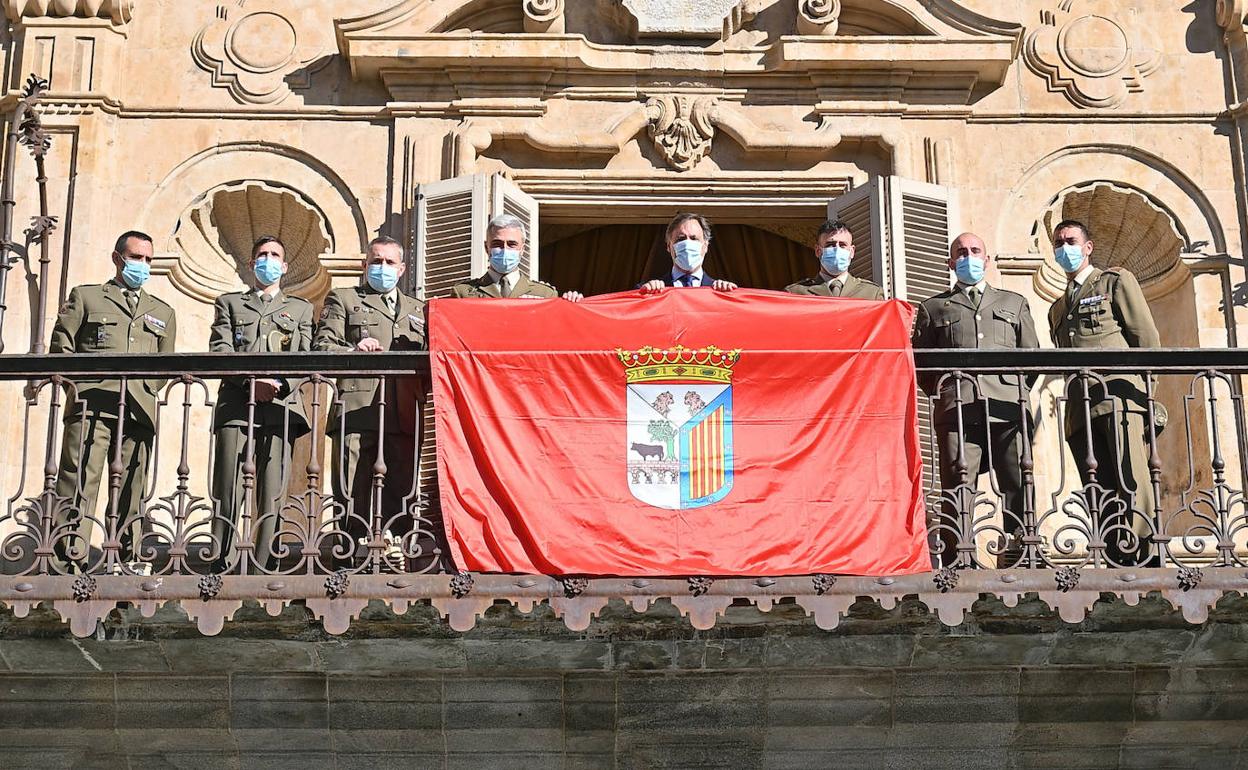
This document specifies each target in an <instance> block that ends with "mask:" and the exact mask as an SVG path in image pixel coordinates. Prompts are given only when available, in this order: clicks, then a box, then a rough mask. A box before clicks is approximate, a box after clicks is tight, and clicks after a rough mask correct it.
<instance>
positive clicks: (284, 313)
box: [277, 310, 294, 321]
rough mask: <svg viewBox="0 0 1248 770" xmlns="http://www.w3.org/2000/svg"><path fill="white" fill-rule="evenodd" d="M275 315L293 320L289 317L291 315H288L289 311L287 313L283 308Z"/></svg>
mask: <svg viewBox="0 0 1248 770" xmlns="http://www.w3.org/2000/svg"><path fill="white" fill-rule="evenodd" d="M277 317H278V318H285V319H286V320H287V321H293V320H294V319H293V318H291V317H290V313H287V312H286V311H285V310H283V311H282V312H280V313H278V314H277Z"/></svg>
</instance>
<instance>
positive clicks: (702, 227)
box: [637, 214, 737, 293]
mask: <svg viewBox="0 0 1248 770" xmlns="http://www.w3.org/2000/svg"><path fill="white" fill-rule="evenodd" d="M663 240H664V242H665V243H666V244H667V253H668V255H670V256H671V258H672V269H671V271H669V272H665V273H664V274H663V276H662V277H661V278H655V279H653V280H649V281H644V282H642V283H640V284H638V286H637V288H639V289H641V290H642V291H644V292H646V293H651V292H657V291H663V289H664V288H667V287H675V288H688V287H693V286H710V287H711V288H713V289H715V290H716V291H732V290H734V289H736V288H737V285H736V284H735V283H733V282H732V281H725V280H723V279H720V278H712V277H711V276H709V275H707V274H706V272H705V271H704V270H703V269H702V263H703V261H705V259H706V254H707V252H708V251H710V249H711V223H710V220H708V219H707V218H706V217H704V216H702V215H701V214H677V215H676V216H675V217H674V218H673V219H672V221H671V222H669V223H668V224H667V231H666V232H665V233H664V239H663Z"/></svg>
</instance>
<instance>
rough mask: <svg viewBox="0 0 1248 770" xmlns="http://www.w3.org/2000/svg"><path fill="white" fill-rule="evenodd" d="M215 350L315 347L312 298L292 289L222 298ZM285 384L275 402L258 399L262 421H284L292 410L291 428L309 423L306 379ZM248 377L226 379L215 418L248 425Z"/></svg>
mask: <svg viewBox="0 0 1248 770" xmlns="http://www.w3.org/2000/svg"><path fill="white" fill-rule="evenodd" d="M208 349H209V350H210V351H212V352H213V353H229V352H239V353H287V352H300V351H307V350H311V349H312V303H310V302H308V301H307V300H305V299H302V298H300V297H292V296H291V295H289V294H287V293H286V292H278V294H277V296H276V297H275V298H273V299H272V300H270V301H269V302H265V301H264V300H263V299H261V298H260V296H258V295H257V294H256V292H254V291H240V292H234V293H232V294H222V295H221V296H220V297H217V301H216V305H215V307H214V316H213V321H212V332H211V334H210V336H209V338H208ZM280 382H281V383H282V387H281V389H280V390H279V391H278V394H277V396H276V397H274V399H273V400H272V401H271V402H269V403H258V404H256V412H255V415H256V422H257V424H260V425H271V426H281V425H283V424H284V422H285V418H286V412H287V411H289V412H290V422H291V430H292V431H294V432H296V433H298V432H303V431H305V430H306V429H307V427H308V418H307V414H306V412H305V411H304V407H303V402H302V399H300V397H299V384H300V382H301V380H290V379H281V380H280ZM248 390H249V388H248V383H247V379H246V378H244V377H231V378H229V379H224V380H222V381H221V390H220V395H219V397H218V399H217V409H216V412H215V414H214V420H213V423H214V425H216V426H217V427H221V426H223V425H235V426H243V425H246V424H247V400H248V397H249V393H248Z"/></svg>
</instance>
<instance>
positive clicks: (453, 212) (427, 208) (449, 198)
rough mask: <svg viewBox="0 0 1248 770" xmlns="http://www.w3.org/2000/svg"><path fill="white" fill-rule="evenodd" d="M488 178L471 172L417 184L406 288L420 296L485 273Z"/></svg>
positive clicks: (440, 292) (440, 294)
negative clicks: (411, 250)
mask: <svg viewBox="0 0 1248 770" xmlns="http://www.w3.org/2000/svg"><path fill="white" fill-rule="evenodd" d="M488 181H489V180H488V178H487V177H485V176H484V175H481V174H474V175H472V176H461V177H456V178H454V179H443V180H442V181H440V182H430V183H429V184H422V185H419V186H418V187H417V188H416V217H415V231H416V232H415V248H414V249H413V255H412V262H413V264H412V265H410V266H409V268H408V272H409V273H410V274H411V275H412V279H411V284H410V287H411V288H410V289H409V290H414V291H413V293H414V294H416V296H418V297H420V298H421V299H431V298H433V297H445V296H447V295H448V294H449V293H450V291H451V287H452V286H454V285H455V284H457V283H460V282H461V281H466V280H468V279H469V278H472V277H474V276H477V275H480V274H481V273H484V272H485V247H484V243H485V223H486V221H487V220H488V219H489V212H488V211H487V209H486V204H487V199H486V186H487V183H488ZM412 268H414V269H412Z"/></svg>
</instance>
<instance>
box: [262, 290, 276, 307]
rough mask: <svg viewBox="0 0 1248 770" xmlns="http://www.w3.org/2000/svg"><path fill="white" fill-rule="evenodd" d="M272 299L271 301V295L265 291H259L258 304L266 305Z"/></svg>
mask: <svg viewBox="0 0 1248 770" xmlns="http://www.w3.org/2000/svg"><path fill="white" fill-rule="evenodd" d="M272 301H273V297H271V296H270V295H268V294H267V293H265V292H260V304H262V305H267V304H269V303H270V302H272Z"/></svg>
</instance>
